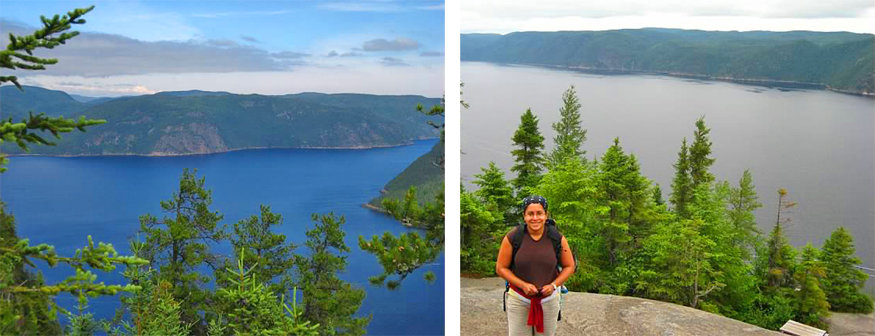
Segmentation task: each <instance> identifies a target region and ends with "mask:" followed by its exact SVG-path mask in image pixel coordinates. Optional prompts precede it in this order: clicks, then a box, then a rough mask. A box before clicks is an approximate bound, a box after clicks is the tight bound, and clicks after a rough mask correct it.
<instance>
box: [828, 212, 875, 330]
mask: <svg viewBox="0 0 875 336" xmlns="http://www.w3.org/2000/svg"><path fill="white" fill-rule="evenodd" d="M820 260H821V261H822V262H823V265H824V268H825V269H826V277H824V278H823V279H822V283H823V287H824V291H825V292H826V297H827V298H828V299H829V305H830V307H832V310H833V311H838V312H849V313H871V312H872V299H871V298H869V297H868V296H866V295H865V294H863V293H862V292H861V290H862V289H863V285H864V284H865V283H866V279H867V278H868V275H866V273H864V272H863V271H861V270H859V269H856V268H854V266H855V265H859V264H860V258H857V257H856V255H855V248H854V238H853V237H852V236H851V234H850V233H848V231H847V230H845V228H844V227H839V228H838V229H836V230H835V231H833V232H832V234H831V235H830V236H829V238H827V239H826V241H824V242H823V250H822V253H821V255H820Z"/></svg>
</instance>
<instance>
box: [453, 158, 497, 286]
mask: <svg viewBox="0 0 875 336" xmlns="http://www.w3.org/2000/svg"><path fill="white" fill-rule="evenodd" d="M493 166H494V165H493ZM481 190H482V189H481ZM478 197H482V196H476V195H475V194H471V193H468V192H463V193H462V194H461V197H460V198H459V207H460V215H459V219H460V223H459V225H460V227H459V230H460V231H459V234H460V239H461V245H460V250H461V251H460V253H461V254H460V266H461V267H460V269H461V271H462V272H465V273H471V274H475V275H482V276H488V275H493V274H495V254H496V251H498V247H499V244H500V243H501V239H503V237H504V233H503V232H501V231H502V229H503V228H504V227H505V226H504V225H503V223H502V221H503V219H504V213H505V212H504V211H501V210H500V209H499V208H498V207H496V206H495V202H494V201H489V200H484V201H481V199H483V198H480V199H478ZM490 207H492V208H491V210H490Z"/></svg>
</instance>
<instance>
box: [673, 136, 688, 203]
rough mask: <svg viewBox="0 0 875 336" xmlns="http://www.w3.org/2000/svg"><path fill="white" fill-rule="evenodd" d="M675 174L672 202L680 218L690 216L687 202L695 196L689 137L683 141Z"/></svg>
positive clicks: (675, 165)
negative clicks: (688, 145)
mask: <svg viewBox="0 0 875 336" xmlns="http://www.w3.org/2000/svg"><path fill="white" fill-rule="evenodd" d="M674 169H675V174H674V179H673V180H672V182H671V196H670V197H669V202H671V204H672V207H673V209H674V212H675V214H677V216H678V217H680V218H690V213H689V211H687V204H689V203H690V200H691V199H692V198H693V181H692V180H691V179H690V153H689V148H688V147H687V138H684V141H683V142H682V143H681V150H680V152H678V160H677V162H676V163H675V164H674Z"/></svg>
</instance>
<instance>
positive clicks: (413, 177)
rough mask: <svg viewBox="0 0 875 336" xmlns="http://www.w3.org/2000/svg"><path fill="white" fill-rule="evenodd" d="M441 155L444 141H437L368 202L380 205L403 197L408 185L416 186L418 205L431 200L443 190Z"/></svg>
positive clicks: (442, 154) (408, 187)
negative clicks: (384, 201)
mask: <svg viewBox="0 0 875 336" xmlns="http://www.w3.org/2000/svg"><path fill="white" fill-rule="evenodd" d="M443 157H444V143H443V141H438V142H437V143H435V144H434V147H432V148H431V150H430V151H429V152H428V153H425V154H423V155H422V156H420V157H419V158H417V159H416V160H415V161H413V163H411V164H410V165H409V166H407V168H405V169H404V171H402V172H401V174H398V176H395V178H393V179H392V180H391V181H389V183H386V186H384V187H383V192H381V194H380V196H379V197H376V198H374V199H372V200H371V201H370V202H368V203H369V204H371V205H373V206H377V207H380V206H381V205H382V201H383V200H386V199H401V198H403V197H404V194H405V193H406V192H407V191H408V190H409V189H410V187H416V200H417V201H418V202H419V204H420V205H425V204H426V203H428V202H431V200H433V199H434V198H435V196H437V194H438V193H440V192H442V191H443V190H444V171H443V167H442V166H441V165H440V164H439V162H441V161H442V160H443ZM384 210H385V209H384Z"/></svg>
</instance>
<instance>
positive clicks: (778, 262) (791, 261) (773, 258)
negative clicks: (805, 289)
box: [766, 224, 796, 290]
mask: <svg viewBox="0 0 875 336" xmlns="http://www.w3.org/2000/svg"><path fill="white" fill-rule="evenodd" d="M767 246H768V250H767V251H766V252H767V253H768V254H767V258H768V259H767V260H768V268H767V273H766V279H768V280H767V281H766V284H767V286H768V287H767V288H769V289H771V290H776V289H777V288H779V287H788V286H789V285H790V284H792V282H791V281H792V278H791V275H792V274H791V273H790V271H791V270H792V269H793V267H795V264H796V262H795V260H796V250H795V249H793V246H790V243H788V242H787V237H786V236H785V235H784V230H783V228H782V227H781V225H780V224H778V225H775V228H774V229H772V233H771V234H769V239H768V243H767Z"/></svg>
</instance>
